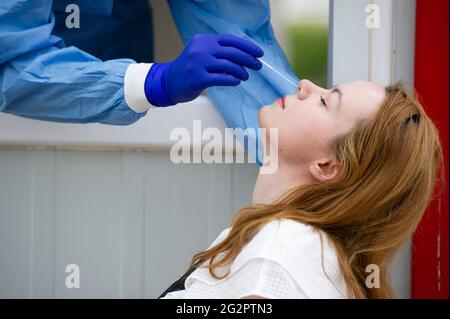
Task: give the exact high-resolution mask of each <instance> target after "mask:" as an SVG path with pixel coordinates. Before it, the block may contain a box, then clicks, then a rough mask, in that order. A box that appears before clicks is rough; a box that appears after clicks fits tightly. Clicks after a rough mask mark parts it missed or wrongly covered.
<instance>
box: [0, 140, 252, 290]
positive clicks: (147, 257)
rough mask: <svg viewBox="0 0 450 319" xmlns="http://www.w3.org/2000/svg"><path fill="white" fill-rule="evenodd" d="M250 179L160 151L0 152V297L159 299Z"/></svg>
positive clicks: (239, 169) (230, 168) (227, 167)
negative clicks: (73, 282)
mask: <svg viewBox="0 0 450 319" xmlns="http://www.w3.org/2000/svg"><path fill="white" fill-rule="evenodd" d="M256 174H257V167H256V165H255V164H213V165H206V164H173V163H172V162H171V161H170V157H169V154H168V153H166V152H100V151H90V152H86V151H54V150H34V149H5V148H0V260H1V262H0V297H6V298H11V297H18V298H28V297H30V298H52V297H56V298H143V297H146V298H155V297H157V296H159V294H161V293H162V292H163V291H164V290H165V289H166V288H167V287H168V286H169V285H170V284H171V283H172V282H173V281H174V280H176V279H177V278H178V277H179V276H180V275H181V274H182V273H183V272H184V271H185V270H186V268H187V266H188V265H189V263H190V261H191V258H192V256H193V254H194V253H195V252H197V251H200V250H202V249H205V248H207V247H208V246H209V244H210V243H211V242H212V241H213V240H214V239H215V238H216V237H217V236H218V235H219V233H220V232H221V231H222V230H223V229H224V228H226V227H228V226H229V222H230V220H231V216H232V215H233V213H234V212H235V210H236V209H238V208H239V207H242V206H243V205H246V204H248V203H250V200H251V191H252V188H253V184H254V181H255V178H256ZM72 263H73V264H77V265H79V267H80V272H81V278H80V279H81V280H80V288H79V289H68V288H66V286H65V278H66V276H67V273H66V272H65V268H66V266H67V265H68V264H72Z"/></svg>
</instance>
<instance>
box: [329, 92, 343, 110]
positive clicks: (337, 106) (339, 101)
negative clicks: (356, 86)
mask: <svg viewBox="0 0 450 319" xmlns="http://www.w3.org/2000/svg"><path fill="white" fill-rule="evenodd" d="M333 93H337V95H338V99H339V100H338V104H337V105H336V108H337V109H338V110H339V109H340V108H341V104H342V91H341V90H340V89H339V88H338V87H337V86H335V87H334V88H333V89H332V90H331V93H330V94H333Z"/></svg>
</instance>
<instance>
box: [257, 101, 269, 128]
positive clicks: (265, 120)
mask: <svg viewBox="0 0 450 319" xmlns="http://www.w3.org/2000/svg"><path fill="white" fill-rule="evenodd" d="M270 106H271V104H268V105H264V106H263V107H262V108H260V109H259V111H258V122H259V127H260V128H269V127H270V125H269V124H270V123H269V120H270V118H271V116H270V113H271V107H270Z"/></svg>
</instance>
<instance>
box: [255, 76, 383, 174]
mask: <svg viewBox="0 0 450 319" xmlns="http://www.w3.org/2000/svg"><path fill="white" fill-rule="evenodd" d="M384 97H385V90H384V88H383V87H382V86H380V85H378V84H375V83H372V82H364V81H357V82H349V83H345V84H340V85H337V86H336V87H334V88H333V89H329V90H327V89H324V88H321V87H319V86H317V85H315V84H313V83H312V82H310V81H308V80H302V81H301V82H300V84H299V90H298V91H297V93H296V95H287V96H285V97H284V98H283V99H278V100H276V101H275V102H274V103H273V104H271V105H266V106H264V107H263V108H262V109H261V110H260V111H259V124H260V127H262V128H278V158H279V161H280V163H281V162H284V163H295V164H305V165H310V164H312V163H314V161H317V160H321V159H322V158H327V157H329V156H330V145H331V143H332V142H333V140H334V139H335V138H336V137H338V136H339V135H342V134H345V133H347V132H349V131H350V130H351V128H352V127H353V126H354V125H355V124H356V123H357V122H358V121H359V120H362V119H367V118H369V117H370V116H371V115H372V114H374V113H375V112H376V111H377V110H378V107H379V106H380V105H381V103H382V101H383V100H384Z"/></svg>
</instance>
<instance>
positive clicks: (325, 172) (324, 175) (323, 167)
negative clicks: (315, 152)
mask: <svg viewBox="0 0 450 319" xmlns="http://www.w3.org/2000/svg"><path fill="white" fill-rule="evenodd" d="M338 170H339V163H338V162H337V161H336V160H334V159H330V158H324V159H321V160H318V161H316V162H314V163H313V164H312V165H311V166H310V167H309V172H310V173H311V175H312V176H313V177H314V178H315V179H316V180H318V181H320V182H324V181H327V180H329V179H332V178H333V177H334V176H336V174H337V173H338Z"/></svg>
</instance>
